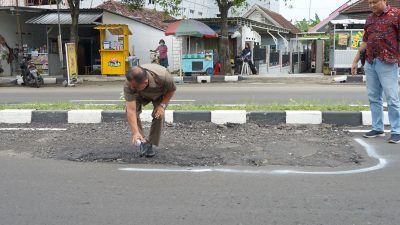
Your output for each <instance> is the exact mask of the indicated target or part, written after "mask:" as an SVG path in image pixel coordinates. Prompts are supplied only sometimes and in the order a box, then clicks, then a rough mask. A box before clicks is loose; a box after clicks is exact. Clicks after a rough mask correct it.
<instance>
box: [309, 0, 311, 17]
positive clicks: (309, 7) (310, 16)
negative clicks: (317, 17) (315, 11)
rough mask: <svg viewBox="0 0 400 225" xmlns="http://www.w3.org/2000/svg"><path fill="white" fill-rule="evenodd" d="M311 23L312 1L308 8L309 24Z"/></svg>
mask: <svg viewBox="0 0 400 225" xmlns="http://www.w3.org/2000/svg"><path fill="white" fill-rule="evenodd" d="M310 21H311V0H310V4H309V6H308V22H310Z"/></svg>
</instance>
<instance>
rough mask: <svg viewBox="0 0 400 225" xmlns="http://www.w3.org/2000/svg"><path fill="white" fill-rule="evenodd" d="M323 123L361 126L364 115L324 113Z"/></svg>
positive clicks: (358, 113) (356, 113) (359, 113)
mask: <svg viewBox="0 0 400 225" xmlns="http://www.w3.org/2000/svg"><path fill="white" fill-rule="evenodd" d="M322 123H325V124H336V125H351V126H359V125H362V113H361V112H335V111H326V112H322Z"/></svg>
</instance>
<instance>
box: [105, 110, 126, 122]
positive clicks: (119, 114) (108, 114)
mask: <svg viewBox="0 0 400 225" xmlns="http://www.w3.org/2000/svg"><path fill="white" fill-rule="evenodd" d="M101 117H102V122H118V121H126V120H127V119H126V112H125V111H123V110H104V111H102V112H101Z"/></svg>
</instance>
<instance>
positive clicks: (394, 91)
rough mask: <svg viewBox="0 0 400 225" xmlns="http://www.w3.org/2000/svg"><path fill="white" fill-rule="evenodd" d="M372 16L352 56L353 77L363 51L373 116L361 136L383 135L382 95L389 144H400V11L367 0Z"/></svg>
mask: <svg viewBox="0 0 400 225" xmlns="http://www.w3.org/2000/svg"><path fill="white" fill-rule="evenodd" d="M368 5H369V7H370V9H371V11H372V14H371V15H369V16H368V18H367V20H366V22H365V26H364V36H363V42H362V43H361V45H360V48H359V49H358V52H357V54H356V56H355V57H354V61H353V65H352V68H351V72H352V74H353V75H354V74H356V73H357V66H358V61H359V60H360V53H361V52H363V51H366V62H365V66H364V70H365V75H366V87H367V94H368V98H369V102H370V108H371V116H372V130H371V131H369V132H367V133H365V134H364V135H363V136H364V137H366V138H372V137H377V136H385V133H384V123H383V93H384V94H385V97H386V100H387V103H388V114H389V122H390V126H391V135H390V138H389V140H388V141H389V143H400V99H399V84H398V64H399V50H400V49H399V42H400V10H399V9H397V8H392V7H390V6H389V5H387V2H386V0H368Z"/></svg>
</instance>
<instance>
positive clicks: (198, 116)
mask: <svg viewBox="0 0 400 225" xmlns="http://www.w3.org/2000/svg"><path fill="white" fill-rule="evenodd" d="M189 121H204V122H211V112H210V111H175V112H174V122H189Z"/></svg>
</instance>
